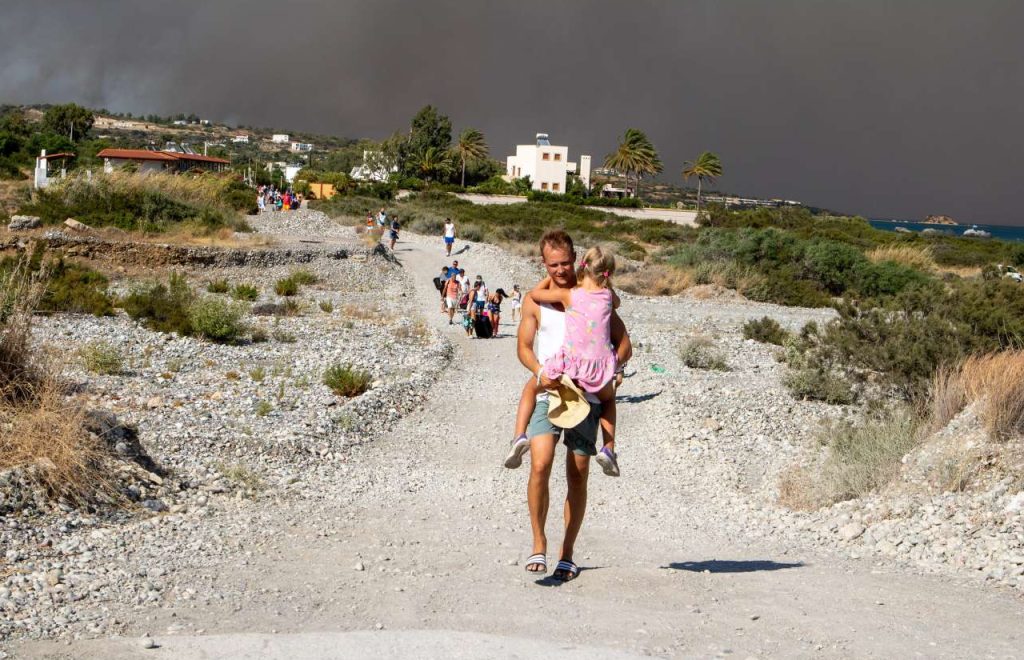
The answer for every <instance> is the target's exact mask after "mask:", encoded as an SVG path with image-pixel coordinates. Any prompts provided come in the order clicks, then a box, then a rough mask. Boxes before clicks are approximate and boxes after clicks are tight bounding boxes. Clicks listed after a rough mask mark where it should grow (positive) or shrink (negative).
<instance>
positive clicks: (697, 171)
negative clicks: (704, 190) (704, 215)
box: [683, 151, 722, 217]
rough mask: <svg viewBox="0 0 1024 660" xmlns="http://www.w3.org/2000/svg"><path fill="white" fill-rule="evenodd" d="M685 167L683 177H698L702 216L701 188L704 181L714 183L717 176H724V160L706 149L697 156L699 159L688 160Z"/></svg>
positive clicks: (698, 197) (698, 195) (687, 179)
mask: <svg viewBox="0 0 1024 660" xmlns="http://www.w3.org/2000/svg"><path fill="white" fill-rule="evenodd" d="M685 165H686V167H685V168H684V169H683V179H684V180H686V181H689V180H690V177H691V176H694V177H697V216H698V217H700V189H701V184H702V183H704V181H707V182H709V183H714V182H715V179H716V178H717V177H720V176H722V161H720V160H719V159H718V156H716V155H715V154H713V153H711V152H710V151H705V152H704V153H702V154H701V155H699V156H697V160H692V161H691V160H688V161H686V163H685Z"/></svg>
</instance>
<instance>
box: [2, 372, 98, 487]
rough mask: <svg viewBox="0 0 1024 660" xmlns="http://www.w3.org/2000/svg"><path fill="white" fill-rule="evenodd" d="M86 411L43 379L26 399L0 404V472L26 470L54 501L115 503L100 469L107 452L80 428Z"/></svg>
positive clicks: (55, 385) (59, 389)
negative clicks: (99, 500)
mask: <svg viewBox="0 0 1024 660" xmlns="http://www.w3.org/2000/svg"><path fill="white" fill-rule="evenodd" d="M84 417H85V412H84V410H83V409H82V407H81V406H80V405H78V404H77V403H75V402H73V401H69V400H67V399H66V398H65V396H64V393H63V391H62V386H61V385H60V384H59V383H58V382H57V381H56V380H55V379H54V378H51V377H48V376H44V377H43V378H42V380H41V381H40V383H39V385H38V386H37V387H36V388H35V390H34V391H33V392H32V395H31V397H30V398H29V399H27V400H25V401H23V402H21V403H20V404H18V405H12V404H9V403H2V404H0V471H2V470H8V469H11V468H22V469H25V471H26V474H28V475H29V476H30V478H31V479H32V480H33V481H35V482H36V483H38V484H39V485H40V486H42V487H43V488H44V489H45V490H46V492H47V494H48V495H49V496H50V497H52V498H55V499H63V500H66V501H69V502H72V503H76V504H80V503H84V502H91V501H96V499H97V498H100V497H102V498H103V499H106V500H107V501H113V500H114V499H116V496H115V493H116V487H115V485H114V484H113V483H112V482H111V480H110V479H109V477H108V476H107V471H106V470H104V469H103V463H104V458H105V457H106V455H107V452H106V448H105V447H104V446H103V443H102V441H101V440H98V439H96V438H95V437H94V436H91V435H90V434H89V433H88V432H86V431H85V428H84Z"/></svg>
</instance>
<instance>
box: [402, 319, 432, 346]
mask: <svg viewBox="0 0 1024 660" xmlns="http://www.w3.org/2000/svg"><path fill="white" fill-rule="evenodd" d="M394 336H395V337H398V338H399V339H405V340H408V341H412V342H415V343H417V344H420V345H426V344H428V343H430V328H429V327H428V326H427V324H426V323H425V322H423V321H415V322H413V323H410V324H402V325H399V326H398V327H397V328H395V330H394Z"/></svg>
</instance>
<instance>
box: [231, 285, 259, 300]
mask: <svg viewBox="0 0 1024 660" xmlns="http://www.w3.org/2000/svg"><path fill="white" fill-rule="evenodd" d="M259 296H260V291H259V289H257V288H256V287H254V286H253V285H251V284H238V285H236V286H235V288H234V289H232V290H231V297H232V298H234V299H235V300H247V301H250V302H251V301H253V300H256V299H257V298H259Z"/></svg>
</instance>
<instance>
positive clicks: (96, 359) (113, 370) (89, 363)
mask: <svg viewBox="0 0 1024 660" xmlns="http://www.w3.org/2000/svg"><path fill="white" fill-rule="evenodd" d="M78 354H79V355H80V356H81V358H82V364H83V365H84V366H85V368H86V369H87V370H89V371H91V372H93V373H95V374H103V375H114V374H119V373H121V371H123V369H124V358H123V357H122V356H121V351H119V350H118V349H117V347H115V346H114V345H113V344H110V343H109V342H105V341H94V342H90V343H88V344H86V345H85V346H83V347H82V348H81V349H79V351H78Z"/></svg>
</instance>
